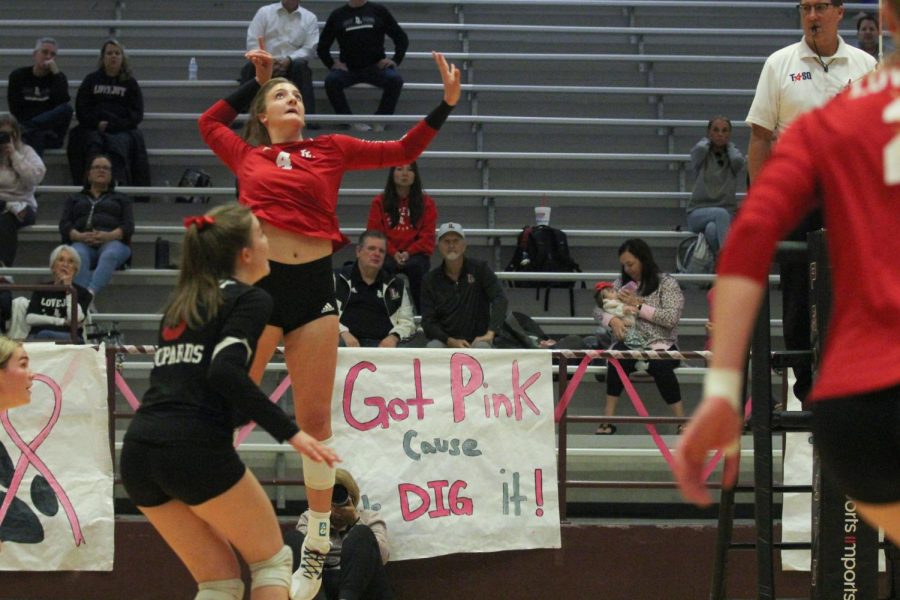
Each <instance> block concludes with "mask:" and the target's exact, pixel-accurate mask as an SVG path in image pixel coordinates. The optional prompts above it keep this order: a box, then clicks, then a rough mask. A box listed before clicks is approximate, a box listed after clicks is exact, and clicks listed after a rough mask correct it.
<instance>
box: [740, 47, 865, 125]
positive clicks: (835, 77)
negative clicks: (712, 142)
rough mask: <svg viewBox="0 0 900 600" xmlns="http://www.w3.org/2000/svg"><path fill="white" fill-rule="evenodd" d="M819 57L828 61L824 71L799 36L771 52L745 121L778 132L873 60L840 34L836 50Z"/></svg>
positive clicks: (834, 93) (822, 101)
mask: <svg viewBox="0 0 900 600" xmlns="http://www.w3.org/2000/svg"><path fill="white" fill-rule="evenodd" d="M822 60H823V61H824V62H825V64H826V65H828V72H827V73H826V72H825V69H824V68H823V67H822V65H821V64H820V63H819V61H818V57H817V56H816V53H815V52H813V51H812V49H811V48H810V47H809V46H807V45H806V42H805V41H804V40H802V39H801V40H800V41H799V42H797V43H796V44H791V45H790V46H787V47H785V48H782V49H781V50H778V51H776V52H774V53H772V55H771V56H769V58H767V59H766V64H765V65H764V66H763V70H762V73H761V74H760V76H759V83H757V84H756V95H755V96H754V97H753V104H752V105H750V113H749V114H748V115H747V123H748V124H750V125H759V126H760V127H764V128H766V129H768V130H769V131H774V132H776V133H779V134H780V133H782V132H783V131H784V128H785V127H787V125H788V124H789V123H790V122H791V121H793V120H794V119H795V118H796V117H797V116H799V115H801V114H802V113H805V112H806V111H808V110H811V109H813V108H817V107H819V106H821V105H823V104H825V103H826V102H827V101H828V100H830V99H831V98H833V97H834V96H836V95H837V94H838V93H839V92H841V91H842V90H843V89H844V88H846V87H847V86H848V85H849V84H850V83H851V82H853V81H856V80H857V79H859V78H860V77H862V76H863V75H865V74H866V73H868V72H870V71H871V70H872V69H874V68H875V64H876V61H875V59H874V58H872V57H871V56H870V55H869V54H867V53H866V52H864V51H862V50H860V49H859V48H854V47H853V46H850V45H849V44H847V43H845V42H844V40H843V39H842V38H841V37H840V36H838V48H837V52H836V53H835V54H834V56H830V57H827V58H825V57H823V58H822Z"/></svg>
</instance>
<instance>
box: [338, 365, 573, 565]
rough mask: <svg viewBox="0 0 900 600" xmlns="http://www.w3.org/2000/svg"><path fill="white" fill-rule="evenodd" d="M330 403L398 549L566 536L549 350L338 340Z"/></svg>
mask: <svg viewBox="0 0 900 600" xmlns="http://www.w3.org/2000/svg"><path fill="white" fill-rule="evenodd" d="M332 406H333V418H332V423H333V426H334V434H335V445H336V448H337V451H338V453H339V454H340V456H341V458H343V461H344V462H343V463H342V464H341V466H342V467H343V468H345V469H347V470H348V471H350V473H351V474H353V476H354V478H355V479H356V480H357V482H358V483H359V486H360V490H361V493H362V507H363V508H369V509H373V510H377V511H379V512H380V513H381V515H382V516H383V517H384V519H385V521H386V523H387V526H388V534H389V537H390V540H391V559H392V560H405V559H412V558H424V557H429V556H441V555H444V554H452V553H456V552H493V551H497V550H513V549H527V548H559V547H560V525H559V500H558V496H557V487H556V486H557V481H556V448H555V436H554V423H553V388H552V364H551V357H550V352H548V351H543V350H524V351H523V350H516V351H506V350H480V351H479V350H466V351H459V350H437V349H427V350H426V349H416V350H392V351H389V352H387V351H385V350H382V349H378V348H362V349H361V348H353V349H352V350H349V351H348V350H345V349H341V350H340V351H339V353H338V369H337V376H336V378H335V388H334V401H333V403H332Z"/></svg>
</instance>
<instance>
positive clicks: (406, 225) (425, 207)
mask: <svg viewBox="0 0 900 600" xmlns="http://www.w3.org/2000/svg"><path fill="white" fill-rule="evenodd" d="M382 202H384V194H378V195H377V196H375V198H374V199H373V200H372V207H371V208H370V209H369V222H368V223H367V224H366V229H377V230H378V231H380V232H382V233H384V235H385V237H387V253H388V254H389V255H390V256H393V255H394V254H396V253H398V252H409V253H410V254H427V255H428V256H431V255H432V253H434V230H435V228H436V226H437V208H435V205H434V200H432V199H431V196H429V195H428V194H422V217H421V219H420V221H419V225H418V226H416V224H415V223H410V218H409V199H408V198H400V199H399V201H398V204H399V206H398V207H397V208H398V210H399V212H400V222H399V223H397V224H394V223H391V216H390V215H389V214H387V213H386V212H384V205H383V204H382Z"/></svg>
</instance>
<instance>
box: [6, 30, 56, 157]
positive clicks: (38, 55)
mask: <svg viewBox="0 0 900 600" xmlns="http://www.w3.org/2000/svg"><path fill="white" fill-rule="evenodd" d="M58 50H59V47H58V46H57V44H56V40H54V39H53V38H51V37H42V38H38V40H37V43H36V44H35V46H34V52H32V53H31V57H32V60H33V61H34V64H32V65H31V66H30V67H22V68H20V69H16V70H15V71H13V72H12V73H10V74H9V87H7V88H6V99H7V101H8V103H9V112H11V113H12V114H13V116H15V117H16V119H18V120H19V125H20V126H21V127H22V140H23V141H24V142H25V143H26V144H28V145H29V146H31V147H32V148H34V151H35V152H37V154H38V156H41V157H42V156H44V150H45V149H47V148H62V146H63V141H64V140H65V138H66V132H68V131H69V123H71V122H72V105H71V104H69V101H70V100H71V98H70V97H69V81H68V79H66V75H65V73H63V72H62V71H60V70H59V66H57V64H56V53H57V51H58Z"/></svg>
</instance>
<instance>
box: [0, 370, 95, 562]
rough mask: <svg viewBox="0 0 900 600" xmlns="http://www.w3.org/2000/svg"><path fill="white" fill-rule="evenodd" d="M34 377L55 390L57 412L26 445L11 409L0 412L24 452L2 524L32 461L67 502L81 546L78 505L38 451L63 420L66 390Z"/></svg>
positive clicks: (0, 515) (0, 419) (0, 508)
mask: <svg viewBox="0 0 900 600" xmlns="http://www.w3.org/2000/svg"><path fill="white" fill-rule="evenodd" d="M34 380H35V381H40V382H42V383H45V384H46V385H47V386H48V387H49V388H50V389H51V390H53V414H52V415H50V420H49V421H47V424H46V425H44V428H43V429H41V431H40V433H38V434H37V435H36V436H35V437H34V439H33V440H31V442H29V443H27V444H26V443H25V441H24V440H23V439H22V436H20V435H19V432H18V431H16V428H15V427H14V426H13V424H12V423H11V422H10V420H9V412H8V411H3V412H2V413H0V422H2V423H3V429H5V430H6V433H7V434H9V437H10V439H12V441H13V443H14V444H15V445H16V447H17V448H18V449H19V450H20V451H21V452H22V454H20V455H19V461H18V462H17V463H16V470H15V473H14V474H13V478H12V483H10V486H9V489H8V490H7V491H6V497H5V498H4V499H3V504H2V505H0V524H2V523H3V520H4V519H5V518H6V513H7V511H8V510H9V505H10V504H12V501H13V498H15V496H16V492H18V491H19V484H21V483H22V478H23V477H24V476H25V471H26V470H28V464H29V463H30V464H32V465H34V467H35V468H36V469H37V470H38V472H39V473H40V474H41V475H43V476H44V478H46V479H47V483H49V484H50V488H51V489H52V490H53V492H54V493H55V494H56V497H57V498H59V502H60V504H62V505H63V509H64V510H65V511H66V516H68V517H69V525H70V526H71V528H72V537H74V538H75V545H76V546H80V545H81V544H82V543H84V535H83V534H82V533H81V525H80V524H79V523H78V515H77V514H76V513H75V507H74V506H72V502H71V501H70V500H69V496H68V495H66V491H65V490H64V489H63V487H62V486H61V485H60V484H59V481H57V479H56V477H55V476H54V475H53V473H52V472H51V471H50V468H49V467H48V466H47V465H46V463H44V461H43V460H41V458H40V457H39V456H38V455H37V453H36V450H37V449H38V447H39V446H40V445H41V444H42V443H44V440H46V439H47V437H48V436H49V435H50V431H51V430H52V429H53V426H54V425H56V421H57V420H58V419H59V413H60V412H62V389H61V388H60V387H59V385H58V384H57V383H56V382H55V381H53V380H52V379H50V378H49V377H47V376H46V375H35V376H34Z"/></svg>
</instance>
